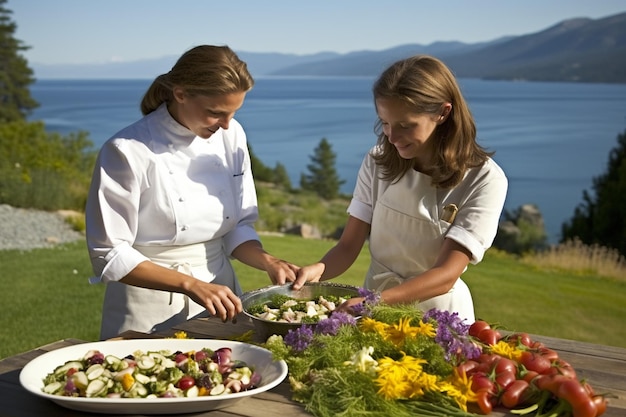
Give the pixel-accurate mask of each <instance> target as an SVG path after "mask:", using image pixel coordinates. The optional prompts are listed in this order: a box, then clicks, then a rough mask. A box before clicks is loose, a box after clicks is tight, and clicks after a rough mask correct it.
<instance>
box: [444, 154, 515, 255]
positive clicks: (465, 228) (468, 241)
mask: <svg viewBox="0 0 626 417" xmlns="http://www.w3.org/2000/svg"><path fill="white" fill-rule="evenodd" d="M507 190H508V180H507V178H506V176H505V174H504V172H503V171H502V169H501V168H500V167H499V166H498V165H497V164H496V163H495V162H494V161H493V160H491V159H489V160H488V161H487V162H486V163H485V164H483V166H482V167H480V168H473V169H471V170H470V171H469V172H468V174H467V175H466V176H465V178H464V179H463V181H462V182H461V184H459V185H458V186H457V187H455V188H454V189H453V190H452V191H451V192H450V194H451V195H452V194H453V193H454V194H456V195H459V196H462V197H459V198H458V199H459V201H460V205H459V211H458V213H457V215H456V218H455V220H454V223H453V224H452V226H451V227H450V229H449V230H448V232H447V234H446V237H447V238H450V239H453V240H454V241H456V242H458V243H459V244H461V245H463V246H464V247H465V248H467V249H468V250H469V251H470V252H471V253H472V259H471V263H473V264H477V263H478V262H480V261H481V260H482V259H483V256H484V254H485V251H486V250H487V249H489V248H490V247H491V244H492V243H493V240H494V239H495V237H496V233H497V231H498V224H499V222H500V215H501V214H502V209H503V207H504V202H505V199H506V193H507Z"/></svg>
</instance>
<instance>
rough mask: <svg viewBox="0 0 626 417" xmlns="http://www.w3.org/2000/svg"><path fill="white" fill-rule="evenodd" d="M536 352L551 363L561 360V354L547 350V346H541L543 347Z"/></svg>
mask: <svg viewBox="0 0 626 417" xmlns="http://www.w3.org/2000/svg"><path fill="white" fill-rule="evenodd" d="M535 350H536V351H537V353H539V354H540V355H541V356H543V357H545V358H547V359H548V360H550V361H555V360H557V359H559V354H558V353H557V352H556V351H555V350H552V349H550V348H547V347H545V346H541V347H539V348H537V349H535Z"/></svg>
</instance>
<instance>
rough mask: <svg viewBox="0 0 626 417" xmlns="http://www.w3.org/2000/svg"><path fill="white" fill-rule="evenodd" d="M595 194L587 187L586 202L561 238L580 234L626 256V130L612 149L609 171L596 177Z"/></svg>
mask: <svg viewBox="0 0 626 417" xmlns="http://www.w3.org/2000/svg"><path fill="white" fill-rule="evenodd" d="M592 187H593V191H594V195H592V194H590V193H589V192H587V190H585V191H583V202H582V203H581V204H579V205H578V207H576V209H575V211H574V216H573V217H572V219H571V220H570V221H569V222H566V223H563V225H562V226H561V235H562V237H561V242H565V241H567V240H572V239H574V238H576V237H577V238H579V239H580V240H581V241H582V242H583V243H585V244H587V245H593V244H598V245H601V246H607V247H610V248H613V249H616V250H617V251H619V252H620V253H621V254H622V255H624V256H626V131H624V133H622V134H621V135H618V137H617V146H616V147H615V148H613V149H612V150H611V151H610V152H609V161H608V164H607V171H606V173H604V174H602V175H600V176H598V177H595V178H594V179H593V186H592Z"/></svg>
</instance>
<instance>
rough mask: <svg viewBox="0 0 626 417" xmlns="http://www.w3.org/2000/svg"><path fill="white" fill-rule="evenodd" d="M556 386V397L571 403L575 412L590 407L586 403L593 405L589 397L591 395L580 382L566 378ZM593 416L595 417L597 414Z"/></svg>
mask: <svg viewBox="0 0 626 417" xmlns="http://www.w3.org/2000/svg"><path fill="white" fill-rule="evenodd" d="M556 384H557V385H558V388H557V390H556V392H555V394H556V396H557V397H559V398H562V399H564V400H565V401H567V402H568V403H570V404H571V406H572V408H573V409H574V410H576V409H577V408H579V407H581V408H582V407H583V406H585V405H588V404H586V403H589V402H591V403H593V401H591V397H589V394H587V391H586V390H585V388H584V387H583V386H582V384H581V383H580V382H579V381H578V380H576V379H571V378H567V377H565V378H564V379H563V380H561V381H560V382H557V383H556ZM593 416H594V417H595V414H594V415H593Z"/></svg>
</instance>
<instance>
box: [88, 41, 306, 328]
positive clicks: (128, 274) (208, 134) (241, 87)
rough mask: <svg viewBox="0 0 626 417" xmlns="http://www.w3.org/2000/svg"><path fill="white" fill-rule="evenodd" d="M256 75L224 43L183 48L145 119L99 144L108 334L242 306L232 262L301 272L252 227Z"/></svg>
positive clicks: (92, 201) (92, 208)
mask: <svg viewBox="0 0 626 417" xmlns="http://www.w3.org/2000/svg"><path fill="white" fill-rule="evenodd" d="M253 85H254V80H253V79H252V77H251V75H250V73H249V72H248V70H247V66H246V64H245V63H244V62H243V61H241V60H240V59H239V58H238V57H237V55H236V54H235V53H234V52H233V51H232V50H231V49H230V48H228V47H226V46H209V45H203V46H198V47H195V48H192V49H190V50H189V51H187V52H185V53H184V54H183V55H182V56H181V57H180V58H179V59H178V61H177V62H176V64H175V65H174V67H173V68H172V70H171V71H170V72H168V73H167V74H163V75H160V76H159V77H157V78H156V79H155V80H154V81H153V83H152V85H151V86H150V87H149V89H148V90H147V92H146V94H145V96H144V98H143V100H142V102H141V110H142V113H143V115H144V116H143V117H142V118H141V119H140V120H138V121H137V122H135V123H133V124H131V125H130V126H128V127H126V128H124V129H122V130H121V131H119V132H118V133H116V134H115V135H114V136H113V137H112V138H111V139H109V140H108V141H107V142H106V143H105V144H104V145H103V146H102V148H101V150H100V152H99V154H98V160H97V163H96V167H95V170H94V173H93V179H92V183H91V188H90V192H89V196H88V201H87V207H86V222H87V230H86V234H87V245H88V250H89V255H90V258H91V262H92V266H93V270H94V273H95V277H94V278H92V282H104V283H106V292H105V298H104V304H103V313H102V327H101V334H100V337H101V338H102V339H106V338H110V337H113V336H115V335H117V334H119V333H121V332H123V331H126V330H135V331H140V332H153V331H158V330H161V329H166V328H170V327H171V326H173V325H175V324H177V323H180V322H183V321H185V320H188V319H189V318H191V317H194V316H197V315H199V314H206V312H207V311H208V313H210V314H211V315H217V316H219V317H220V318H221V319H222V320H224V321H226V320H229V319H233V318H234V317H235V316H236V315H237V314H238V313H240V312H241V311H242V306H241V301H240V300H239V297H238V296H239V295H240V294H241V288H240V287H239V283H238V281H237V278H236V276H235V273H234V271H233V268H232V266H231V264H230V261H229V257H233V258H235V259H238V260H239V261H241V262H243V263H245V264H247V265H250V266H252V267H255V268H258V269H262V270H265V271H267V273H268V275H269V277H270V279H271V281H272V282H273V283H276V284H283V283H285V282H288V281H294V280H295V279H296V273H297V271H298V268H297V267H296V266H294V265H292V264H290V263H288V262H285V261H283V260H280V259H277V258H276V257H274V256H272V255H270V254H268V253H267V252H266V251H265V250H264V249H263V247H262V245H261V243H260V241H259V237H258V235H257V233H256V232H255V230H254V227H253V225H254V222H255V221H256V220H257V217H258V210H257V199H256V191H255V187H254V182H253V177H252V172H251V170H250V156H249V153H248V148H247V144H246V135H245V132H244V130H243V128H242V127H241V125H240V124H239V123H238V122H237V121H236V120H235V119H233V116H234V114H235V112H236V111H237V110H238V109H239V108H240V107H241V106H242V104H243V101H244V98H245V96H246V93H247V92H248V91H249V90H250V89H251V88H252V87H253Z"/></svg>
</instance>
